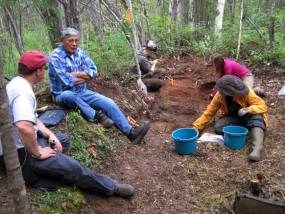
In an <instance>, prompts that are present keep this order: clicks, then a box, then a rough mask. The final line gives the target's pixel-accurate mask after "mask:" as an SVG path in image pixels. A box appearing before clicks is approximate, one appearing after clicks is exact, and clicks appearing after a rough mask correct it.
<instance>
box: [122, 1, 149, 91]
mask: <svg viewBox="0 0 285 214" xmlns="http://www.w3.org/2000/svg"><path fill="white" fill-rule="evenodd" d="M126 4H127V6H128V9H129V10H130V11H131V13H132V16H133V17H134V14H133V6H132V2H131V0H126ZM131 28H132V48H133V54H134V58H135V62H136V67H137V70H138V75H139V77H138V80H137V84H138V87H139V90H140V91H142V92H143V93H144V95H147V88H146V86H145V84H144V83H143V82H142V80H141V69H140V65H139V60H138V55H137V53H138V52H139V50H140V49H141V45H140V43H139V39H138V35H137V30H136V25H135V21H134V19H132V20H131Z"/></svg>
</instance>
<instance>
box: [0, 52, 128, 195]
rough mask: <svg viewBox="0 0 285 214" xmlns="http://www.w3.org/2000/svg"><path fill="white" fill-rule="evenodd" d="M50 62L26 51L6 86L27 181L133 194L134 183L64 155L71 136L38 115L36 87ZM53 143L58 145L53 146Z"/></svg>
mask: <svg viewBox="0 0 285 214" xmlns="http://www.w3.org/2000/svg"><path fill="white" fill-rule="evenodd" d="M47 62H48V59H47V57H46V56H45V55H44V54H42V53H41V52H39V51H27V52H24V53H23V54H22V55H21V57H20V60H19V63H18V76H17V77H15V78H13V79H12V80H11V81H10V82H9V83H8V84H7V87H6V91H7V95H8V100H9V108H10V113H11V114H12V118H13V124H14V127H15V129H16V131H17V133H18V135H17V140H16V142H17V145H18V146H17V147H18V148H20V147H23V146H24V150H25V151H26V153H27V158H26V160H25V162H24V163H22V164H23V168H22V172H23V177H24V180H25V182H26V184H28V185H31V186H35V187H39V188H45V189H53V188H56V187H57V186H58V185H60V184H72V185H76V186H77V187H79V188H81V189H86V190H88V191H92V192H96V193H100V194H103V195H109V196H111V195H117V196H120V197H126V198H127V197H131V196H132V195H133V194H134V188H133V187H132V186H131V185H128V184H120V183H118V182H116V181H115V180H113V179H112V178H110V177H109V176H107V175H103V174H98V173H95V172H93V171H91V170H90V169H89V168H87V167H85V166H82V165H81V164H80V163H79V162H78V161H76V160H74V159H73V158H71V157H70V156H68V155H65V154H63V152H64V150H65V149H67V148H68V147H69V139H68V137H67V135H65V134H63V133H59V134H54V133H53V132H52V131H51V130H49V129H48V128H47V127H45V125H44V124H43V123H42V122H41V121H40V120H39V119H38V118H37V115H36V113H35V110H36V107H37V102H36V98H35V94H34V92H33V89H32V86H33V85H35V84H36V83H38V82H40V81H41V80H42V79H43V78H44V75H45V69H46V64H47ZM49 142H53V144H54V146H53V147H51V146H50V145H49ZM0 147H1V145H0ZM22 150H23V149H22ZM1 155H2V154H0V156H1Z"/></svg>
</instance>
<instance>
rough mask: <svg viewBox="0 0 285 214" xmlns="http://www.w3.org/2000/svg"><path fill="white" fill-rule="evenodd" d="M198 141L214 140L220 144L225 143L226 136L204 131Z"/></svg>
mask: <svg viewBox="0 0 285 214" xmlns="http://www.w3.org/2000/svg"><path fill="white" fill-rule="evenodd" d="M197 142H198V143H203V142H213V143H217V144H220V145H224V138H223V136H222V135H217V134H212V133H204V134H202V136H201V137H200V138H199V139H198V140H197Z"/></svg>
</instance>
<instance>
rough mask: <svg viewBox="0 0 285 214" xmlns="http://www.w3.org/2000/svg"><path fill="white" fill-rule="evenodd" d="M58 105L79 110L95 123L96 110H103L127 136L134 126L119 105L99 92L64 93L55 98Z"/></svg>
mask: <svg viewBox="0 0 285 214" xmlns="http://www.w3.org/2000/svg"><path fill="white" fill-rule="evenodd" d="M54 101H55V102H56V103H57V104H60V105H64V106H67V107H71V108H76V109H79V110H80V112H81V114H82V116H83V117H84V118H85V119H86V120H88V121H94V117H95V115H96V110H102V111H103V112H104V113H105V114H106V115H107V116H108V117H109V118H111V119H112V120H113V121H114V123H115V125H116V126H117V127H118V128H119V130H120V131H121V132H123V133H124V134H125V135H128V134H129V133H130V130H131V128H132V126H131V125H130V124H129V122H128V120H127V118H126V117H125V115H124V114H123V113H122V111H121V110H120V108H119V107H118V105H117V104H116V103H115V102H114V101H113V100H112V99H110V98H108V97H105V96H103V95H101V94H99V93H97V92H94V91H90V90H84V91H81V92H73V91H69V90H67V91H64V92H62V93H61V94H59V95H55V96H54Z"/></svg>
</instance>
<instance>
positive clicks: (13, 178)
mask: <svg viewBox="0 0 285 214" xmlns="http://www.w3.org/2000/svg"><path fill="white" fill-rule="evenodd" d="M2 62H3V56H2V53H1V52H0V100H1V103H0V118H1V120H0V143H2V147H3V153H4V161H5V166H6V171H7V177H8V179H7V181H8V188H9V190H10V191H9V192H10V194H11V196H12V199H13V205H12V213H23V214H30V213H32V212H31V209H30V208H31V207H30V203H29V201H28V197H27V192H26V188H25V183H24V179H23V176H22V171H21V166H20V163H19V158H18V153H17V149H16V145H15V143H14V139H13V137H12V136H13V135H12V123H11V120H10V117H9V115H10V114H9V110H8V100H7V95H6V90H5V80H4V71H3V63H2Z"/></svg>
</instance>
